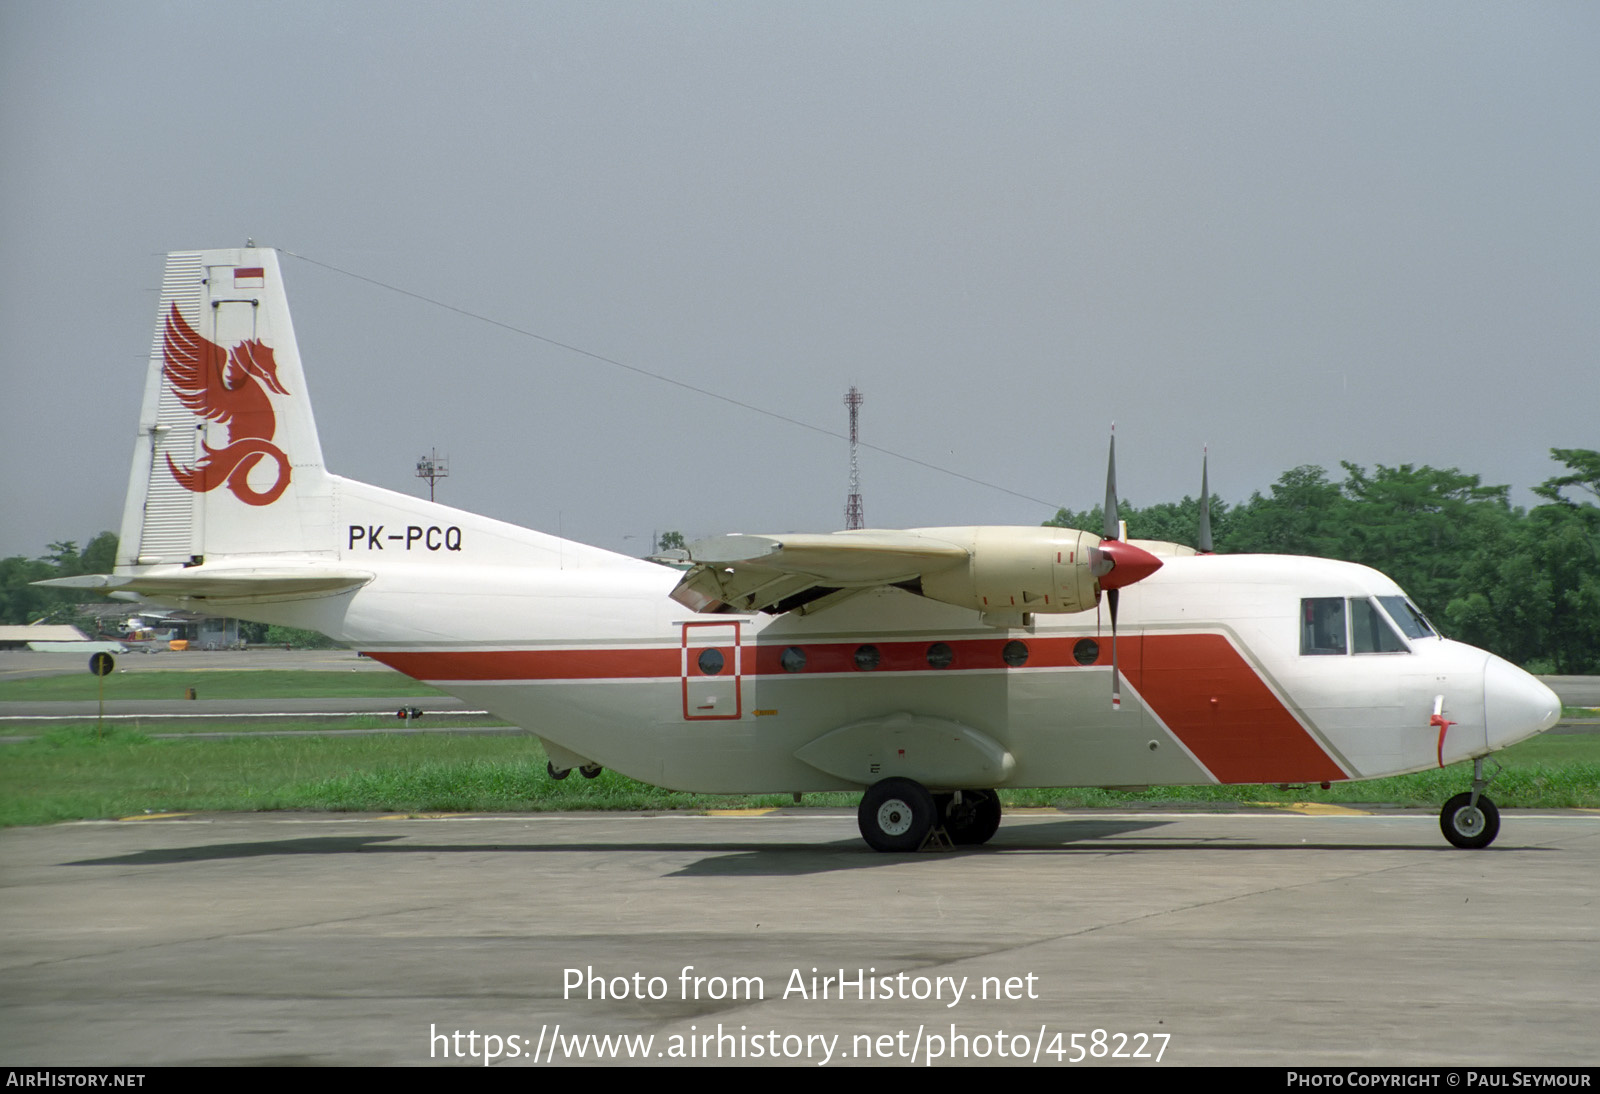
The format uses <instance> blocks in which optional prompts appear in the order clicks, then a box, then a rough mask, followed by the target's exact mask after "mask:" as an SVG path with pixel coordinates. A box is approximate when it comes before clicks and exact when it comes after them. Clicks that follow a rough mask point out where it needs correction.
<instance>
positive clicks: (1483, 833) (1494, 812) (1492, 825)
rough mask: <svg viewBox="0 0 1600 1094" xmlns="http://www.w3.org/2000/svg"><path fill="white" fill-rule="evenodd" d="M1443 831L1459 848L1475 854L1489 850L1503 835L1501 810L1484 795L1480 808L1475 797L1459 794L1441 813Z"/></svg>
mask: <svg viewBox="0 0 1600 1094" xmlns="http://www.w3.org/2000/svg"><path fill="white" fill-rule="evenodd" d="M1439 828H1440V830H1442V831H1443V832H1444V838H1445V839H1447V840H1449V841H1450V842H1451V843H1453V844H1455V845H1456V846H1457V847H1465V848H1467V849H1468V850H1472V851H1475V850H1477V849H1478V848H1480V847H1487V846H1489V845H1490V844H1491V843H1493V842H1494V838H1495V837H1496V836H1498V835H1499V834H1500V810H1498V809H1496V808H1495V807H1494V802H1492V801H1490V800H1489V799H1488V798H1486V797H1484V796H1483V795H1482V794H1479V795H1478V804H1477V805H1476V806H1474V805H1473V804H1472V795H1471V794H1457V795H1456V796H1455V797H1453V798H1451V799H1450V800H1449V801H1447V802H1445V803H1444V808H1443V809H1441V810H1439Z"/></svg>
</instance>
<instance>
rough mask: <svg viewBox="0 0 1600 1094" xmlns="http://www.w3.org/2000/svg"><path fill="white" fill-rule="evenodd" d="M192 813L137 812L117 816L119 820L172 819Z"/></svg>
mask: <svg viewBox="0 0 1600 1094" xmlns="http://www.w3.org/2000/svg"><path fill="white" fill-rule="evenodd" d="M192 816H194V814H193V813H138V814H135V815H134V816H131V817H118V818H117V819H118V820H119V821H135V820H172V819H174V818H176V817H192Z"/></svg>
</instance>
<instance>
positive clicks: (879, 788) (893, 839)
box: [856, 778, 1000, 851]
mask: <svg viewBox="0 0 1600 1094" xmlns="http://www.w3.org/2000/svg"><path fill="white" fill-rule="evenodd" d="M856 822H857V824H859V825H860V827H861V838H862V839H864V840H866V841H867V845H868V846H869V847H871V848H872V849H873V850H874V851H918V850H921V849H922V848H923V847H924V846H925V845H928V844H929V843H936V842H937V841H939V840H940V839H944V840H948V842H949V843H951V844H955V845H956V846H961V847H976V846H978V845H979V844H984V843H987V842H989V838H990V837H991V836H993V835H994V834H995V831H996V830H997V829H998V828H999V827H1000V795H999V794H997V793H996V792H995V791H993V790H957V791H954V792H951V793H941V794H934V793H932V792H930V791H929V790H928V788H927V787H925V786H923V785H922V784H921V783H919V782H915V781H913V780H911V779H899V778H896V779H884V780H883V781H882V782H879V783H874V784H873V785H872V786H871V787H869V788H868V790H867V792H866V793H865V794H863V795H862V796H861V807H860V808H859V809H858V810H856Z"/></svg>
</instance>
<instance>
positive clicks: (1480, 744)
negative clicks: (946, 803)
mask: <svg viewBox="0 0 1600 1094" xmlns="http://www.w3.org/2000/svg"><path fill="white" fill-rule="evenodd" d="M335 481H336V484H337V487H338V489H337V491H336V493H337V495H338V496H339V498H340V503H339V505H338V506H337V508H338V510H339V512H340V514H341V515H340V517H339V522H340V525H341V527H348V529H349V530H348V531H347V532H345V533H343V534H342V536H341V546H342V551H341V553H340V558H339V561H340V562H341V563H343V564H347V565H357V566H365V567H370V568H371V572H372V573H373V575H374V576H373V578H372V580H371V581H370V582H368V583H367V584H366V585H365V586H363V587H361V588H359V589H357V590H355V591H353V592H347V593H343V594H340V595H338V596H333V597H324V598H320V599H304V600H300V601H297V602H291V603H285V604H275V605H271V606H270V607H264V608H263V609H262V610H261V612H259V613H258V614H262V615H264V616H266V617H270V618H272V619H274V620H275V621H282V622H290V623H294V624H296V625H300V626H308V627H313V628H315V629H318V630H321V631H324V632H325V633H328V634H330V635H333V636H334V637H336V638H339V639H341V640H343V641H345V642H348V643H350V644H352V645H355V646H357V647H358V648H361V649H363V650H366V651H368V652H369V653H371V654H372V656H374V657H375V658H377V659H378V660H381V661H383V662H385V663H387V664H389V665H391V666H393V667H395V668H397V669H399V670H400V671H402V672H405V673H407V674H408V675H411V676H415V677H418V678H420V679H423V680H426V681H428V682H429V683H432V684H435V685H437V686H438V687H440V688H442V689H444V690H446V691H449V692H451V693H453V694H455V695H458V696H460V697H461V698H462V699H464V700H465V701H467V702H469V703H472V704H475V705H481V706H482V707H483V708H485V709H487V710H489V711H492V712H493V713H495V714H497V715H499V716H500V717H503V718H505V719H507V720H509V721H512V722H515V723H516V724H518V725H521V726H524V727H525V728H527V729H529V730H531V731H533V732H535V733H537V734H539V736H541V737H542V738H544V739H545V741H546V742H547V743H548V744H550V745H552V746H554V748H553V751H560V752H561V753H562V754H563V755H570V756H571V757H573V758H575V759H578V758H581V759H583V760H585V761H588V762H592V763H597V764H600V765H603V766H605V767H610V768H613V769H615V770H618V771H621V772H623V773H625V774H628V775H631V776H633V777H636V778H639V779H642V780H646V781H648V782H652V783H655V784H658V785H662V786H667V787H672V788H678V789H686V790H697V791H704V792H729V793H732V792H741V793H756V792H790V791H818V790H830V789H854V788H858V787H860V786H862V785H865V784H867V783H869V782H870V781H871V775H880V774H885V773H889V774H893V773H896V772H897V771H907V772H913V773H915V774H917V775H918V776H920V778H921V779H922V780H924V781H927V782H928V783H929V784H930V785H938V784H939V782H940V779H939V778H938V776H937V775H936V774H930V772H929V770H928V769H927V768H918V767H917V766H916V762H915V759H914V758H912V759H907V758H906V757H905V756H903V755H902V756H899V757H897V756H896V755H892V754H891V755H886V756H884V757H882V760H881V763H878V762H874V764H873V765H872V766H871V767H870V768H869V770H870V773H871V775H868V774H866V773H863V772H857V771H856V770H855V769H853V768H852V769H849V770H845V769H843V768H840V767H839V766H837V765H830V764H828V763H821V764H820V766H819V764H818V763H817V762H816V761H817V757H816V756H815V755H814V754H811V753H808V754H807V757H806V758H802V757H801V755H799V754H800V753H801V752H802V751H804V750H806V749H807V747H808V746H811V745H812V744H813V742H816V741H818V740H819V739H820V738H824V737H826V736H827V735H828V734H830V733H832V732H834V731H836V730H839V729H840V728H841V727H847V726H852V725H856V724H859V723H874V724H878V723H884V722H886V721H887V722H889V723H890V724H892V720H893V719H894V718H896V717H897V716H908V717H909V718H910V719H912V720H915V721H917V722H918V724H919V725H921V726H923V727H924V728H926V727H927V726H930V725H932V726H938V725H943V724H945V723H949V724H951V725H952V726H955V727H965V728H966V729H968V730H971V731H975V733H974V734H973V736H974V738H975V739H976V740H978V741H980V742H983V743H985V744H990V743H992V744H994V745H998V747H999V749H1001V750H1002V751H1003V752H1004V754H1005V755H1006V757H1007V759H1005V761H1004V762H1003V763H1002V764H1000V766H999V767H997V768H995V769H994V771H993V772H992V774H993V775H994V776H995V777H994V778H993V781H992V783H991V785H1003V786H1011V787H1023V786H1125V785H1126V786H1133V785H1152V784H1199V783H1213V782H1222V783H1257V782H1260V783H1303V782H1326V781H1335V780H1341V779H1353V778H1371V777H1375V776H1380V775H1391V774H1397V773H1401V772H1406V771H1413V770H1418V769H1421V768H1426V767H1432V766H1435V765H1437V764H1439V763H1440V762H1441V761H1442V762H1443V763H1446V764H1448V763H1452V762H1455V761H1458V760H1463V759H1468V758H1471V757H1473V756H1479V755H1482V754H1484V753H1486V752H1488V751H1491V750H1494V749H1497V748H1501V747H1504V746H1505V745H1507V744H1510V743H1512V742H1513V741H1515V740H1519V739H1521V738H1523V737H1525V736H1528V735H1530V734H1532V733H1536V732H1538V731H1540V730H1542V729H1544V728H1548V726H1549V725H1550V724H1553V722H1554V720H1555V716H1556V715H1557V714H1558V713H1559V706H1558V704H1557V703H1556V700H1555V697H1554V695H1553V693H1551V692H1549V690H1548V689H1546V688H1544V687H1543V685H1541V684H1539V683H1538V682H1537V681H1535V680H1533V678H1532V677H1530V676H1527V675H1526V674H1525V673H1523V672H1521V670H1519V669H1516V668H1515V667H1513V666H1511V665H1509V664H1507V663H1505V662H1503V661H1501V660H1500V659H1498V658H1495V657H1493V656H1492V655H1490V654H1487V653H1484V652H1483V651H1481V650H1478V649H1474V648H1472V647H1470V646H1465V645H1462V644H1460V643H1457V642H1452V641H1449V640H1447V639H1443V638H1439V637H1435V636H1431V635H1430V636H1428V637H1422V638H1412V639H1409V640H1407V641H1406V642H1405V643H1404V647H1405V648H1404V649H1403V650H1400V651H1396V652H1387V653H1345V654H1341V655H1335V656H1326V655H1317V656H1312V655H1306V654H1303V653H1302V652H1301V620H1300V613H1301V610H1302V603H1303V601H1304V600H1305V599H1306V598H1318V597H1321V598H1357V599H1369V598H1373V597H1380V596H1400V595H1403V594H1402V593H1401V591H1400V590H1399V589H1398V587H1397V586H1395V584H1394V583H1393V582H1392V581H1390V580H1389V579H1387V578H1385V577H1384V576H1383V575H1382V574H1379V573H1377V572H1376V571H1374V570H1371V569H1368V568H1366V567H1363V566H1358V565H1354V564H1351V563H1343V562H1333V561H1327V560H1321V559H1312V558H1300V557H1290V556H1271V555H1268V556H1260V555H1257V556H1197V557H1173V558H1169V559H1167V560H1165V565H1164V566H1163V567H1162V569H1161V570H1159V571H1158V572H1157V573H1155V574H1154V575H1152V576H1151V577H1149V578H1146V579H1145V580H1143V581H1141V582H1139V583H1137V584H1136V585H1133V586H1131V587H1129V588H1127V589H1125V590H1124V591H1123V596H1122V603H1121V613H1120V620H1119V636H1118V643H1117V658H1118V661H1119V667H1120V670H1121V674H1122V677H1123V688H1122V691H1123V702H1122V706H1121V708H1120V709H1113V706H1112V702H1111V679H1110V677H1111V646H1112V643H1111V636H1110V631H1109V623H1108V620H1105V619H1102V618H1100V613H1098V612H1096V611H1092V610H1091V611H1086V612H1079V613H1076V614H1073V615H1058V616H1048V615H1037V616H1034V617H1033V626H1032V627H1031V628H1028V629H1024V628H1016V629H1012V630H1004V629H996V628H994V627H991V626H986V625H984V624H983V623H982V621H981V620H980V619H979V617H978V616H977V614H976V613H974V612H972V611H969V610H963V609H961V608H956V607H951V606H948V605H944V604H940V603H938V602H935V601H932V600H928V599H925V598H922V597H918V596H915V595H912V594H910V593H907V592H903V591H901V590H898V589H893V588H882V589H877V590H873V591H869V592H864V593H862V594H860V595H858V596H855V597H853V598H851V599H849V600H846V601H845V602H843V603H841V604H838V605H836V606H834V607H831V608H829V609H828V610H826V611H823V612H819V613H817V614H815V615H810V616H802V615H798V614H788V615H780V616H776V617H773V616H766V615H759V614H752V615H697V614H695V613H694V612H691V611H689V610H687V609H686V608H684V607H683V606H682V605H680V604H678V603H676V602H674V601H672V600H670V599H669V598H668V593H669V591H670V590H671V589H672V587H673V585H674V584H675V583H676V581H677V580H678V578H679V577H680V576H681V575H680V574H679V573H678V572H677V571H675V570H672V569H669V568H666V567H661V566H657V565H654V564H652V563H647V562H640V561H636V560H631V559H624V558H620V557H619V556H615V555H610V554H607V553H605V552H600V551H597V550H595V549H593V548H585V547H582V546H581V545H576V544H570V543H565V542H563V541H559V540H555V539H553V538H552V537H547V536H541V535H540V534H539V533H532V532H527V531H525V530H523V529H514V528H512V527H511V526H507V525H496V524H494V522H487V521H485V520H484V518H481V517H470V516H468V515H466V514H456V513H454V511H452V510H448V509H445V508H444V507H442V506H439V507H434V506H429V505H428V503H418V502H416V501H415V500H414V499H409V498H401V497H400V496H397V495H389V494H387V492H384V491H380V490H377V489H375V488H372V487H366V486H362V485H361V484H356V483H348V482H345V481H343V480H335ZM391 502H392V503H394V504H396V505H399V506H403V507H404V508H403V511H402V512H396V513H387V515H386V510H385V506H386V505H387V504H390V503H391ZM419 513H420V515H419ZM391 518H398V519H391ZM458 518H459V519H458ZM463 526H465V530H464V531H457V532H451V531H450V530H451V529H452V528H455V529H461V528H462V527H463ZM357 528H360V529H361V532H360V533H359V534H358V533H357V532H356V531H355V530H356V529H357ZM374 529H381V530H380V531H378V532H377V534H376V535H374V534H373V530H374ZM430 529H437V531H430ZM500 533H503V540H502V539H501V538H500V535H499V534H500ZM447 536H450V537H452V538H451V540H450V542H454V543H456V544H457V546H458V547H459V549H457V550H452V549H450V548H449V547H447V546H446V537H447ZM457 536H459V537H460V538H459V539H456V538H454V537H457ZM491 540H498V542H494V543H492V544H491V543H490V541H491ZM380 543H381V544H384V545H383V546H379V544H380ZM524 553H526V561H521V560H519V559H518V558H517V556H518V555H519V554H524ZM863 647H870V649H863ZM707 651H715V652H714V653H710V654H708V653H707ZM702 654H705V655H706V656H705V658H704V659H702ZM708 669H709V670H711V671H707V670H708ZM1441 697H1442V700H1441ZM1436 705H1437V706H1440V707H1441V710H1442V717H1443V718H1444V719H1446V720H1448V721H1449V722H1450V723H1452V724H1450V725H1449V726H1448V727H1446V730H1445V733H1444V734H1443V740H1442V742H1441V740H1440V731H1439V728H1438V727H1437V725H1435V724H1431V721H1433V719H1432V715H1433V714H1434V710H1435V707H1436ZM880 744H881V742H880ZM875 747H877V746H875ZM890 751H891V752H903V751H904V750H895V749H891V750H890ZM897 759H898V760H900V761H903V762H904V763H905V764H910V766H909V767H903V766H897ZM968 777H969V778H975V777H977V776H968ZM957 785H960V784H957Z"/></svg>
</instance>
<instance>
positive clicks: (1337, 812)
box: [1244, 802, 1372, 817]
mask: <svg viewBox="0 0 1600 1094" xmlns="http://www.w3.org/2000/svg"><path fill="white" fill-rule="evenodd" d="M1244 804H1245V805H1266V806H1271V807H1272V808H1273V809H1287V810H1289V811H1290V812H1291V813H1303V814H1305V815H1306V816H1308V817H1370V816H1372V811H1371V810H1370V809H1351V808H1350V807H1349V806H1347V805H1330V804H1329V803H1328V802H1245V803H1244Z"/></svg>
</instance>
